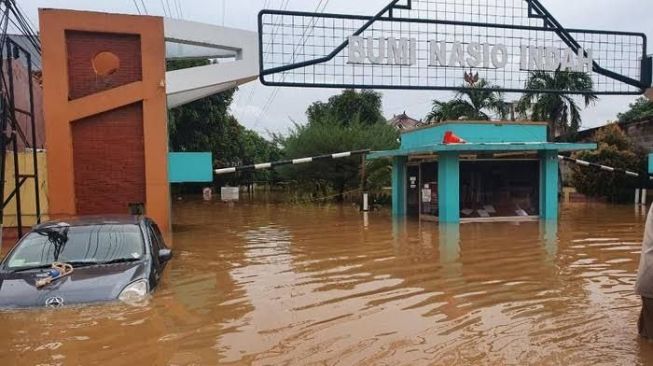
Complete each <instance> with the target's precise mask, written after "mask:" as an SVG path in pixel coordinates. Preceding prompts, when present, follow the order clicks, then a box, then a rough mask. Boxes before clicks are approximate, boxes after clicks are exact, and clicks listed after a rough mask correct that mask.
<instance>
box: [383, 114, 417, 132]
mask: <svg viewBox="0 0 653 366" xmlns="http://www.w3.org/2000/svg"><path fill="white" fill-rule="evenodd" d="M388 124H389V125H390V126H392V127H394V128H395V129H397V130H399V131H408V130H413V129H415V128H417V127H421V126H422V125H424V123H423V122H422V120H416V119H414V118H411V117H408V115H407V114H406V111H404V113H402V114H400V115H394V116H392V118H390V119H389V120H388Z"/></svg>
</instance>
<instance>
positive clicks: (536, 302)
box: [0, 202, 653, 365]
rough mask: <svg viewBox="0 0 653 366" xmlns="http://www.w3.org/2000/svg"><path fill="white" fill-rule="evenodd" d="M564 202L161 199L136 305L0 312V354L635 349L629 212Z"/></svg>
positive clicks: (628, 357) (413, 358) (513, 358)
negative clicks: (168, 234)
mask: <svg viewBox="0 0 653 366" xmlns="http://www.w3.org/2000/svg"><path fill="white" fill-rule="evenodd" d="M561 216H562V217H561V219H560V223H559V225H547V224H542V223H538V222H532V223H521V224H510V223H493V224H463V225H460V226H459V227H458V226H455V227H444V228H440V229H438V227H437V226H436V225H435V224H433V223H422V224H421V225H420V224H419V223H418V222H414V221H408V222H393V221H392V219H391V218H390V216H389V214H387V213H370V214H369V216H368V217H367V219H365V218H364V217H363V215H362V214H360V213H359V212H358V211H357V210H356V209H355V208H352V207H350V206H347V207H341V206H329V207H315V206H287V205H263V204H259V205H254V204H247V203H241V204H237V205H235V206H233V207H229V206H227V205H223V204H221V203H217V202H216V203H210V204H205V203H202V202H176V203H175V207H174V223H175V225H174V228H175V234H174V249H175V256H176V257H175V259H174V260H173V261H172V262H171V264H170V266H169V267H168V269H167V270H166V273H165V276H164V279H163V284H162V286H161V287H160V288H159V290H158V291H157V292H156V293H155V294H154V296H153V298H152V300H151V301H150V303H149V304H148V305H147V306H144V307H137V308H134V307H129V306H126V305H122V304H113V305H109V306H91V307H82V308H75V309H65V310H62V311H45V310H37V311H23V312H3V313H0V327H1V328H2V333H1V335H0V350H1V351H0V365H36V364H41V365H46V364H47V365H59V364H65V365H77V364H80V365H93V364H99V365H150V364H156V365H167V364H174V365H213V364H226V365H230V364H234V365H235V364H255V365H281V364H292V365H295V364H297V365H309V364H320V365H321V364H324V365H356V364H362V365H502V364H506V365H645V364H650V363H651V362H653V344H648V343H646V342H643V341H641V340H640V339H639V338H638V336H637V332H636V330H637V329H636V322H637V317H638V315H639V305H640V300H639V299H638V298H637V297H636V296H635V295H634V293H633V285H634V281H635V274H636V269H637V264H638V262H637V261H638V258H639V251H640V245H641V238H642V235H643V225H644V219H645V218H644V216H643V213H642V212H638V211H637V210H636V209H635V208H634V207H632V206H623V207H609V206H585V205H582V206H576V207H566V208H563V209H562V212H561ZM646 360H648V362H647V361H646Z"/></svg>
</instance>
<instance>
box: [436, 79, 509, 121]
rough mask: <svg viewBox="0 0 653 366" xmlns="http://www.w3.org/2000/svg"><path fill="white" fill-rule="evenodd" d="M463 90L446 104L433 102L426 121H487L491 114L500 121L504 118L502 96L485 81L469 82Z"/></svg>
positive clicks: (504, 109)
mask: <svg viewBox="0 0 653 366" xmlns="http://www.w3.org/2000/svg"><path fill="white" fill-rule="evenodd" d="M463 88H464V89H461V90H460V91H459V92H457V93H456V96H455V97H454V99H453V100H450V101H447V102H442V101H439V100H434V101H433V107H432V109H431V112H430V113H429V114H428V115H427V116H426V120H427V121H430V122H431V123H433V122H443V121H455V120H458V119H460V118H463V117H464V118H466V119H470V120H481V121H489V120H490V118H491V114H492V113H495V114H497V115H498V116H499V117H500V118H502V119H503V118H505V117H506V114H507V108H506V105H505V103H504V101H503V94H502V93H500V92H497V91H493V90H492V89H493V88H495V87H494V86H492V85H490V84H489V83H488V82H487V81H486V80H484V79H480V80H479V81H478V82H476V83H471V82H470V83H469V84H468V85H464V86H463Z"/></svg>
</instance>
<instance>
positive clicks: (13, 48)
mask: <svg viewBox="0 0 653 366" xmlns="http://www.w3.org/2000/svg"><path fill="white" fill-rule="evenodd" d="M0 48H4V51H5V52H6V53H5V52H0V56H2V57H0V70H1V71H2V83H0V98H1V102H2V113H1V115H0V117H1V118H2V120H1V122H0V131H1V133H0V195H1V196H2V197H3V201H2V205H1V206H0V226H3V225H4V213H5V209H6V207H7V205H9V203H11V202H12V201H13V200H15V204H16V225H17V230H18V236H19V237H21V236H22V235H23V217H22V216H23V207H22V197H21V187H22V186H23V185H24V184H25V182H26V181H27V180H28V179H34V202H35V210H36V212H35V214H36V222H37V223H40V222H41V201H40V187H39V166H38V149H37V146H36V145H37V141H36V116H35V111H34V110H35V106H34V80H33V67H32V56H31V54H30V52H29V51H27V50H26V49H24V48H23V47H21V46H20V45H18V44H17V43H16V42H14V41H13V40H11V39H10V38H6V40H5V42H4V44H0ZM22 57H24V59H25V61H26V68H27V74H28V78H27V79H28V85H27V87H28V90H29V108H28V109H29V110H27V111H26V110H22V109H19V108H16V105H15V86H16V85H15V79H14V71H13V63H14V62H15V61H14V60H19V59H21V58H22ZM17 113H20V114H22V115H25V116H27V117H28V118H29V123H30V126H31V136H30V138H29V139H28V137H27V136H26V135H25V133H24V131H23V130H22V128H21V126H20V124H19V123H18V120H17V118H16V114H17ZM19 140H20V141H22V142H23V143H24V145H25V146H26V147H31V149H32V164H33V167H34V171H33V174H21V171H20V165H19V163H18V153H19V149H18V142H19ZM30 140H31V141H30ZM9 145H11V151H12V153H13V173H14V188H13V190H12V191H11V192H9V194H8V195H6V198H5V193H6V189H5V183H6V169H7V151H8V147H9Z"/></svg>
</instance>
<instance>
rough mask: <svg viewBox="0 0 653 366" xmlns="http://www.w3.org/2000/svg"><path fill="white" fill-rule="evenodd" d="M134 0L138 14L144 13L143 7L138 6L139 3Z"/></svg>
mask: <svg viewBox="0 0 653 366" xmlns="http://www.w3.org/2000/svg"><path fill="white" fill-rule="evenodd" d="M132 1H133V2H134V6H135V7H136V11H137V12H138V15H141V14H142V13H141V9H140V8H139V7H138V3H137V2H136V0H132Z"/></svg>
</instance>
